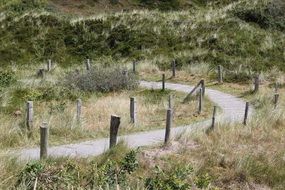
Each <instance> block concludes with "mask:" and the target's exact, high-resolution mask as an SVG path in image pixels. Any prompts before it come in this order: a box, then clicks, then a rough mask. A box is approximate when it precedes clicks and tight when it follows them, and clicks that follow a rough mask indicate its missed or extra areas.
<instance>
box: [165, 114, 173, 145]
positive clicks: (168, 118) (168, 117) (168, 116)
mask: <svg viewBox="0 0 285 190" xmlns="http://www.w3.org/2000/svg"><path fill="white" fill-rule="evenodd" d="M171 128H172V109H168V110H167V114H166V128H165V138H164V145H167V144H168V143H169V139H170V129H171Z"/></svg>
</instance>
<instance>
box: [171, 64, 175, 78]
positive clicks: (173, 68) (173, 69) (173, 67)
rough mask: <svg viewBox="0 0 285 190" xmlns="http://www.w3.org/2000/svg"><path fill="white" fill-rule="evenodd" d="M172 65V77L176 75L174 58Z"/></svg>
mask: <svg viewBox="0 0 285 190" xmlns="http://www.w3.org/2000/svg"><path fill="white" fill-rule="evenodd" d="M171 67H172V77H175V76H176V61H175V60H173V61H172V63H171Z"/></svg>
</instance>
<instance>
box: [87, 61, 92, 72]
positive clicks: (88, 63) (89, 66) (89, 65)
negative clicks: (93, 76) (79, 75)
mask: <svg viewBox="0 0 285 190" xmlns="http://www.w3.org/2000/svg"><path fill="white" fill-rule="evenodd" d="M90 68H91V64H90V59H87V60H86V70H87V71H89V70H90Z"/></svg>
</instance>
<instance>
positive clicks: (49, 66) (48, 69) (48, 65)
mask: <svg viewBox="0 0 285 190" xmlns="http://www.w3.org/2000/svg"><path fill="white" fill-rule="evenodd" d="M51 67H52V63H51V59H49V60H48V63H47V71H48V72H49V71H51Z"/></svg>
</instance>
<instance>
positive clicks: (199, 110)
mask: <svg viewBox="0 0 285 190" xmlns="http://www.w3.org/2000/svg"><path fill="white" fill-rule="evenodd" d="M202 93H203V90H202V88H200V90H199V105H198V113H199V114H201V113H202V103H203V102H202V101H203V94H202Z"/></svg>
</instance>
